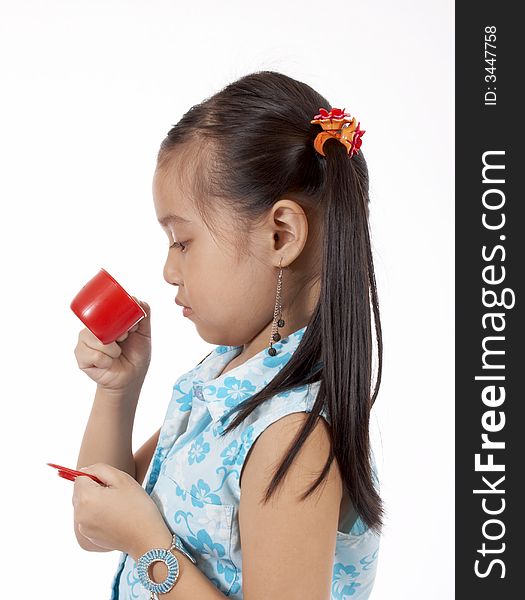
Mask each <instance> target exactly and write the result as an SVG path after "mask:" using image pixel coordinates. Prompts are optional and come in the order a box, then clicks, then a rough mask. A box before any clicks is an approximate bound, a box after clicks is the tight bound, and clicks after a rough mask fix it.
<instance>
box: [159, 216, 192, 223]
mask: <svg viewBox="0 0 525 600" xmlns="http://www.w3.org/2000/svg"><path fill="white" fill-rule="evenodd" d="M158 221H159V223H160V224H161V225H166V224H167V223H172V222H175V223H180V224H181V225H182V224H185V223H191V221H188V219H185V218H184V217H180V216H179V215H174V214H171V213H170V214H167V215H166V216H165V217H162V219H158Z"/></svg>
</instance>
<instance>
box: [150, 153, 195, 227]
mask: <svg viewBox="0 0 525 600" xmlns="http://www.w3.org/2000/svg"><path fill="white" fill-rule="evenodd" d="M152 192H153V201H154V204H155V212H156V214H157V219H158V221H159V223H161V224H162V225H167V224H168V223H176V224H179V225H186V224H189V223H194V222H196V221H197V220H198V219H199V218H198V215H197V213H196V211H195V208H194V206H193V202H192V200H191V186H190V185H189V183H188V182H187V181H185V180H184V178H183V177H182V176H181V174H180V172H178V171H177V166H176V165H174V164H173V163H171V164H168V166H167V167H162V168H161V169H156V170H155V173H154V175H153V183H152Z"/></svg>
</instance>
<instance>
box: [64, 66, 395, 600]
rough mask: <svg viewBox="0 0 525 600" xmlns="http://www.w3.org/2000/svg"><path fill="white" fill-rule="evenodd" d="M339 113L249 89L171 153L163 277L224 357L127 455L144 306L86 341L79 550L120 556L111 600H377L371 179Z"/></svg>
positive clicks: (191, 378) (307, 99) (355, 131)
mask: <svg viewBox="0 0 525 600" xmlns="http://www.w3.org/2000/svg"><path fill="white" fill-rule="evenodd" d="M328 106H329V103H328V101H327V100H326V99H325V98H324V97H323V96H321V95H320V94H318V93H317V92H316V91H315V90H313V89H312V88H311V87H309V86H308V85H306V84H304V83H302V82H300V81H297V80H295V79H292V78H290V77H287V76H285V75H282V74H280V73H276V72H273V71H262V72H257V73H253V74H250V75H248V76H245V77H242V78H240V79H239V80H238V81H235V82H233V83H231V84H230V85H228V86H226V87H225V88H224V89H222V90H221V91H220V92H218V93H217V94H215V95H213V96H211V97H210V98H208V99H206V100H205V101H204V102H202V103H201V104H198V105H196V106H193V107H192V108H191V109H190V110H189V111H188V112H187V113H186V114H185V115H184V116H183V117H182V119H181V120H180V121H179V123H177V124H176V125H175V126H174V127H173V128H172V129H171V130H170V131H169V133H168V135H167V137H166V138H165V140H164V141H163V142H162V145H161V147H160V151H159V154H158V159H157V167H156V170H155V174H154V178H153V198H154V206H155V212H156V216H157V218H158V221H159V223H160V225H161V226H162V229H163V230H164V232H165V234H166V235H167V237H168V240H169V251H168V256H167V259H166V263H165V266H164V278H165V280H166V281H167V282H168V283H169V284H172V285H174V286H177V288H178V289H177V296H176V298H175V302H176V303H177V304H179V305H180V306H183V315H184V316H185V317H187V318H189V319H191V320H192V322H193V323H194V324H195V327H196V329H197V331H198V333H199V335H200V336H201V337H202V338H203V339H204V340H206V341H207V342H209V343H211V344H215V345H216V347H215V348H214V349H213V350H212V352H211V353H210V354H208V355H207V356H206V357H205V358H204V359H203V360H202V361H201V362H200V363H198V364H197V365H196V366H195V367H194V368H193V369H191V370H190V371H189V372H187V373H184V374H183V375H181V376H180V377H179V378H178V379H177V380H176V382H175V384H174V386H173V396H172V398H171V402H170V404H169V406H168V409H167V413H166V416H165V419H164V422H163V424H162V427H161V428H160V430H159V431H157V432H156V433H155V434H154V435H153V437H152V438H151V439H150V440H149V441H148V442H146V443H145V444H144V446H143V447H142V448H140V450H138V452H137V453H136V454H135V455H133V454H132V452H131V432H132V428H133V420H134V415H135V409H136V406H137V401H138V397H139V393H140V389H141V386H142V383H143V381H144V378H145V375H146V371H147V369H148V365H149V362H150V357H151V336H150V331H151V329H150V314H151V313H150V308H149V306H148V305H147V303H145V302H141V304H142V306H144V308H145V309H146V312H147V313H148V316H147V318H144V319H143V320H142V321H140V322H139V324H138V325H137V326H135V327H134V328H133V329H131V330H130V332H129V333H128V334H125V335H124V336H122V337H121V338H119V340H117V342H118V343H117V342H113V343H112V344H108V345H105V346H104V345H102V344H100V342H98V341H97V340H96V338H94V336H93V335H92V334H91V333H90V332H89V331H88V330H87V329H84V330H83V331H81V333H80V335H79V342H78V345H77V347H76V349H75V353H76V357H77V361H78V363H79V366H80V368H81V369H83V370H84V371H85V372H86V373H87V374H88V375H89V376H90V377H91V378H92V379H93V380H95V381H96V383H97V392H96V395H95V400H94V405H93V410H92V413H91V415H90V419H89V422H88V425H87V428H86V432H85V435H84V439H83V441H82V446H81V450H80V454H79V459H78V463H77V468H79V467H80V466H82V465H86V464H87V465H90V466H89V467H87V468H85V470H86V471H87V472H89V473H93V474H95V475H96V476H97V477H98V478H99V479H101V480H102V481H104V483H105V486H101V485H99V484H97V483H96V482H95V481H93V480H92V479H90V478H88V477H78V478H77V480H76V482H75V491H74V496H73V504H74V506H75V532H76V535H77V538H78V540H79V543H80V545H81V546H82V547H83V548H85V549H87V550H93V551H105V550H113V549H116V550H120V551H121V553H122V554H121V556H120V561H119V564H118V567H117V571H116V574H115V576H114V580H113V583H112V595H111V598H112V600H117V599H118V600H131V599H137V598H138V599H144V600H147V599H148V598H158V597H160V598H166V600H172V599H177V600H195V599H198V600H212V599H219V598H224V597H226V596H229V597H231V598H235V599H240V598H245V600H262V599H263V598H264V599H265V600H266V599H268V598H271V599H273V600H281V599H282V600H284V599H286V600H292V599H294V598H297V599H299V598H300V599H305V598H307V599H312V600H313V599H315V600H327V599H329V598H333V599H343V598H349V597H352V598H353V599H360V600H364V599H365V598H368V597H369V595H370V592H371V589H372V586H373V582H374V577H375V572H376V567H377V556H378V549H379V539H380V534H381V528H382V517H383V507H382V501H381V498H380V496H379V493H378V492H379V484H378V478H377V470H376V465H375V461H374V455H373V452H372V449H371V446H370V440H369V419H370V410H371V408H372V405H373V403H374V401H375V398H376V396H377V392H378V388H379V383H380V380H381V365H382V337H381V326H380V319H379V308H378V299H377V292H376V285H375V278H374V269H373V262H372V254H371V246H370V238H369V233H368V217H369V208H368V203H369V197H368V172H367V167H366V163H365V160H364V157H363V153H362V151H360V150H359V147H360V145H361V136H362V134H363V133H364V131H362V130H361V129H360V128H359V123H358V122H357V119H355V118H350V115H349V114H348V113H344V109H342V110H341V109H332V110H330V111H328V110H327V108H326V107H328ZM318 113H319V114H318ZM369 298H370V299H371V303H372V307H373V317H374V322H375V330H376V340H377V346H378V354H379V362H378V375H377V381H376V387H375V390H374V392H373V394H372V393H371V391H370V390H371V381H372V368H371V365H372V315H371V310H370V299H369ZM180 343H184V340H180ZM320 417H322V418H320ZM334 459H335V460H334ZM93 463H95V464H93ZM144 476H145V477H144ZM144 480H145V481H146V486H145V488H143V487H142V484H143V481H144ZM241 486H242V490H243V492H242V494H241ZM174 534H175V535H174ZM175 542H177V546H174V545H173V543H175ZM173 557H175V558H176V560H175V559H174V558H173ZM160 559H162V560H163V561H164V562H161V561H160ZM149 567H151V568H149Z"/></svg>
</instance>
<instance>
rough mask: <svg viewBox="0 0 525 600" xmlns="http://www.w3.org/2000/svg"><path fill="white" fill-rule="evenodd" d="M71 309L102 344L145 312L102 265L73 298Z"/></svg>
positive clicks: (114, 338)
mask: <svg viewBox="0 0 525 600" xmlns="http://www.w3.org/2000/svg"><path fill="white" fill-rule="evenodd" d="M71 310H72V311H73V312H74V313H75V314H76V315H77V317H78V318H79V319H80V320H81V321H82V323H84V325H85V326H86V327H87V328H88V329H89V330H90V331H91V332H92V333H93V334H94V335H95V336H96V337H97V338H98V339H99V340H100V341H101V342H102V343H103V344H111V342H114V341H115V340H116V339H117V338H119V337H120V336H121V335H123V334H124V333H126V332H127V331H129V330H130V329H131V328H132V327H133V326H134V325H136V324H137V323H138V322H139V321H140V320H141V319H143V318H144V317H146V316H147V313H146V311H145V310H144V309H143V308H142V306H141V305H140V304H139V303H138V302H137V301H136V300H134V299H133V298H132V297H131V296H130V295H129V294H128V292H126V290H125V289H124V288H123V287H122V286H121V285H120V284H119V283H118V282H117V281H116V280H115V279H114V278H113V277H111V275H110V274H109V273H108V272H107V271H106V270H105V269H100V271H99V272H98V273H97V274H96V275H95V277H93V278H92V279H90V280H89V281H88V282H87V283H86V285H85V286H84V287H83V288H82V289H81V290H80V292H78V294H77V295H76V296H75V297H74V298H73V301H72V302H71Z"/></svg>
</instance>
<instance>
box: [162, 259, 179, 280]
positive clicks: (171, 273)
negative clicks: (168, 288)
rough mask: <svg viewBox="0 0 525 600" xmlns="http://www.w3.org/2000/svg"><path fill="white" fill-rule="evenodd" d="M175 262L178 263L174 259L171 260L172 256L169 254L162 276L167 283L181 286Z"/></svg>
mask: <svg viewBox="0 0 525 600" xmlns="http://www.w3.org/2000/svg"><path fill="white" fill-rule="evenodd" d="M175 262H176V261H174V260H173V259H170V254H169V253H168V256H167V258H166V262H165V263H164V269H163V271H162V274H163V276H164V280H165V281H166V282H167V283H169V284H171V285H180V282H179V281H180V277H179V273H178V270H177V267H176V265H175Z"/></svg>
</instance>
